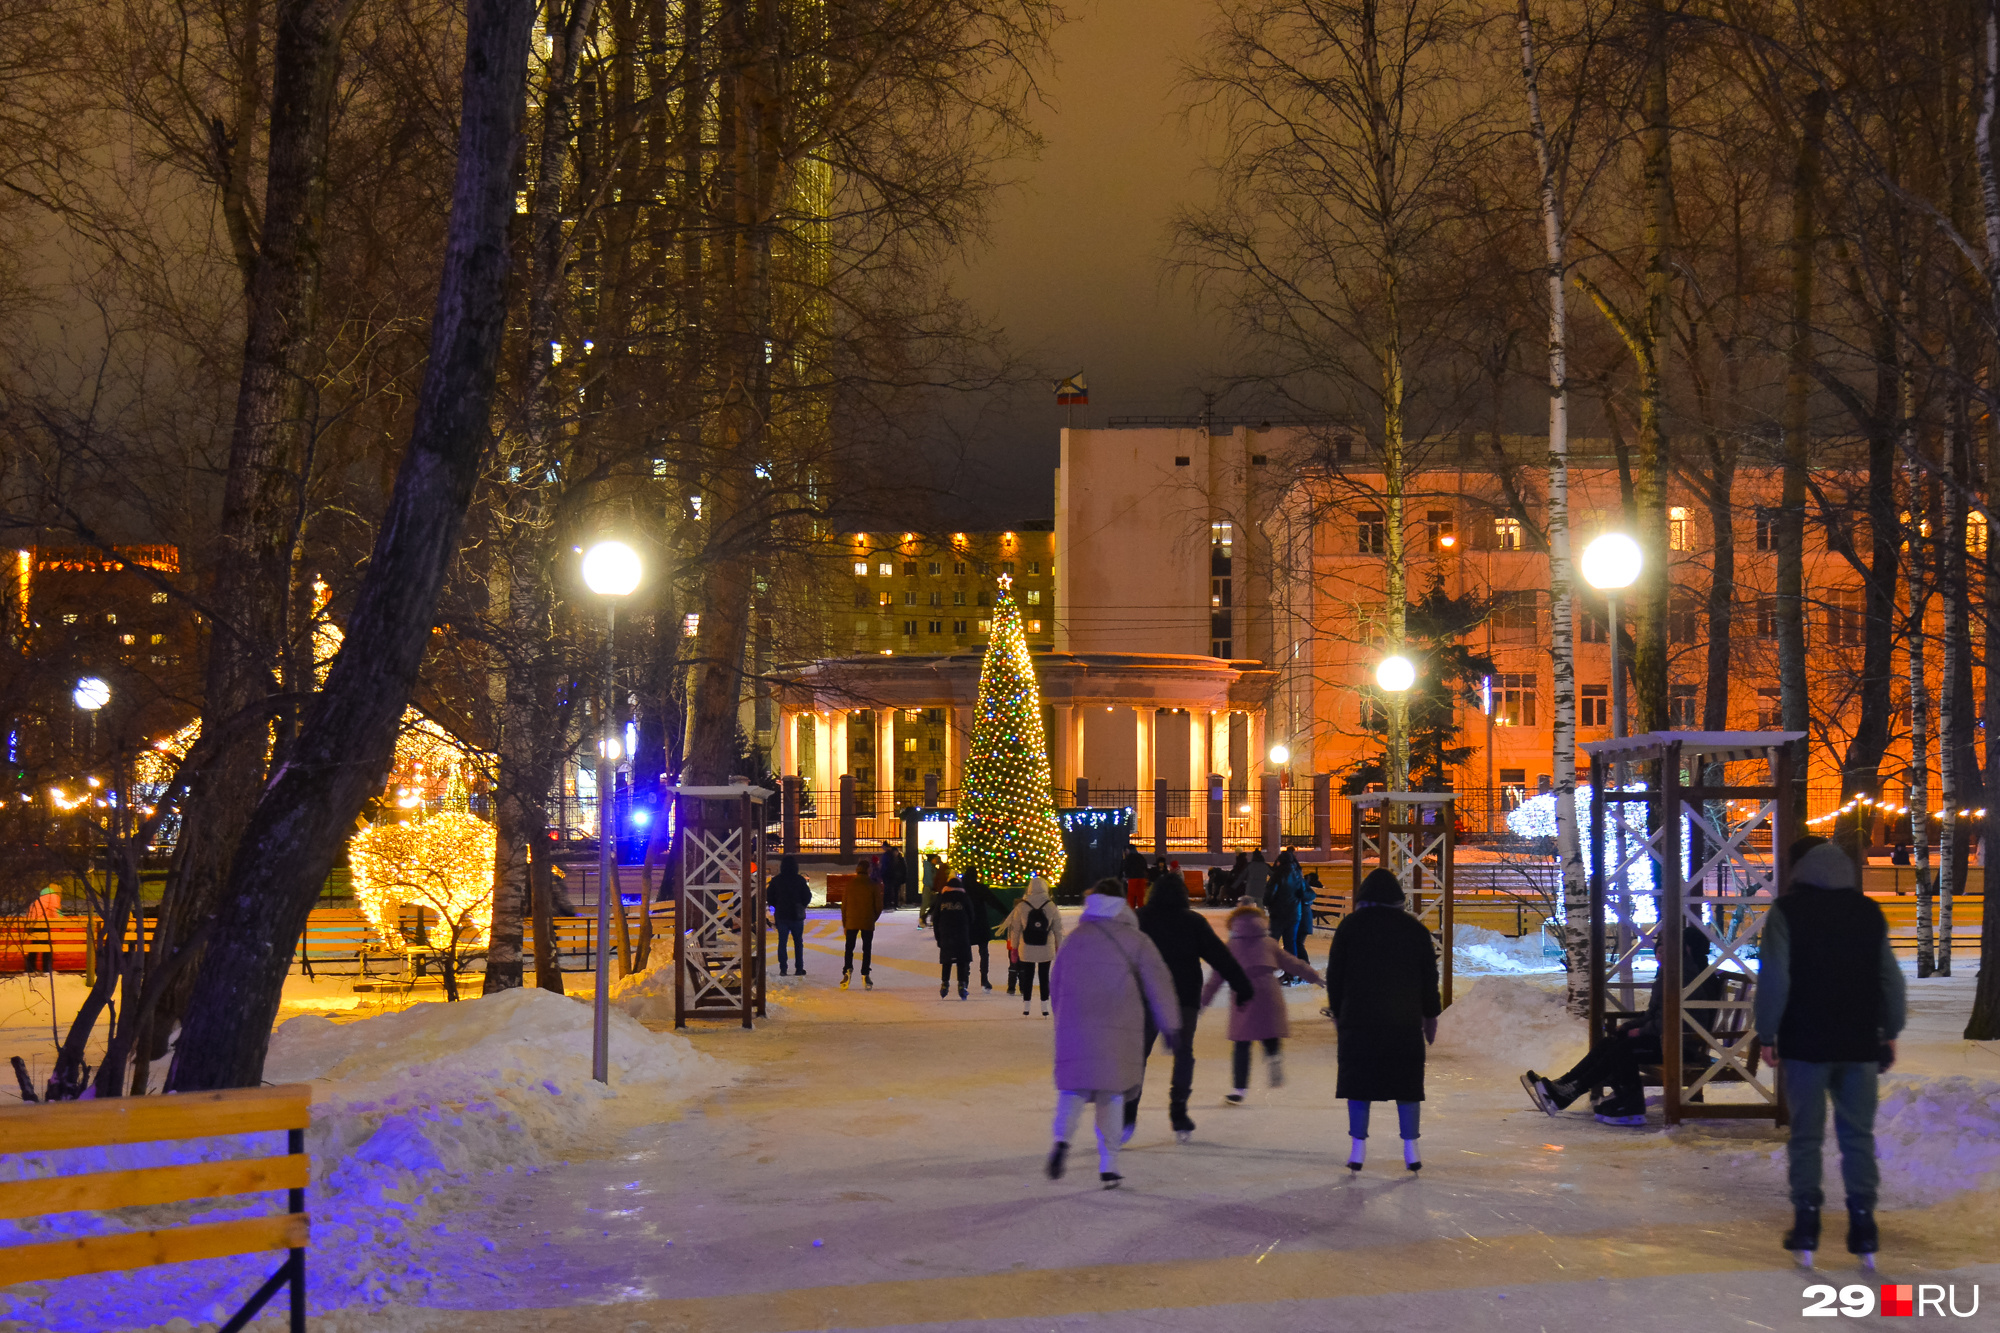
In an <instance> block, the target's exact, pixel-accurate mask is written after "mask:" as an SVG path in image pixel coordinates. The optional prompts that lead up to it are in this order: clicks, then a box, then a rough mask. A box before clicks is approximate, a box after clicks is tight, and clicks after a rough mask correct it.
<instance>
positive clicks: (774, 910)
mask: <svg viewBox="0 0 2000 1333" xmlns="http://www.w3.org/2000/svg"><path fill="white" fill-rule="evenodd" d="M766 892H767V894H768V895H769V896H770V899H771V920H772V923H773V924H774V925H776V926H777V928H778V975H779V976H781V977H782V976H784V975H785V941H786V940H787V939H789V940H791V942H792V953H793V954H794V955H795V957H796V961H797V962H798V965H799V975H800V976H804V975H805V974H806V945H805V928H806V909H807V908H808V907H811V906H812V885H810V884H808V883H807V882H806V877H805V876H804V875H801V874H800V873H799V858H798V857H796V856H787V857H785V858H784V859H783V860H781V861H779V862H778V873H777V874H775V875H773V876H771V884H770V887H769V888H768V889H767V890H766Z"/></svg>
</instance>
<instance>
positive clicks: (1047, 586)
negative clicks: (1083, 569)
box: [825, 521, 1056, 656]
mask: <svg viewBox="0 0 2000 1333" xmlns="http://www.w3.org/2000/svg"><path fill="white" fill-rule="evenodd" d="M1052 526H1053V525H1051V524H1050V523H1048V522H1046V521H1044V522H1039V523H1030V524H1024V525H1022V526H1021V527H1019V528H1010V529H1008V530H1006V531H1004V532H942V533H926V532H900V531H899V532H853V533H847V534H845V535H844V536H843V538H842V539H841V542H840V545H839V546H838V547H837V548H836V549H831V550H829V552H828V554H827V561H828V564H829V569H828V572H827V577H826V581H825V586H826V587H828V588H829V589H832V590H833V591H832V592H831V593H830V595H829V598H828V605H827V608H826V612H825V614H826V620H827V625H826V641H827V648H828V651H829V652H831V653H832V654H834V655H837V656H859V655H868V654H878V653H879V654H883V655H887V656H894V655H896V654H909V653H963V652H972V651H976V650H978V649H980V648H982V647H984V646H985V644H986V636H987V635H988V634H989V633H990V632H991V631H992V607H993V593H994V589H995V587H996V586H997V585H996V582H995V580H997V579H999V578H1000V577H1001V576H1002V575H1005V576H1007V577H1008V578H1010V579H1011V580H1012V581H1013V584H1012V586H1013V589H1014V600H1015V601H1016V602H1017V603H1019V604H1020V607H1021V617H1022V620H1023V621H1024V623H1025V624H1026V626H1027V630H1028V644H1029V647H1030V649H1035V648H1039V649H1041V650H1043V651H1047V650H1048V649H1049V647H1050V646H1051V645H1052V644H1053V643H1054V642H1055V637H1056V618H1055V592H1056V554H1055V550H1056V547H1055V533H1054V532H1053V531H1052V530H1051V528H1052ZM843 592H845V593H847V594H849V597H843V596H842V593H843ZM850 597H851V602H850Z"/></svg>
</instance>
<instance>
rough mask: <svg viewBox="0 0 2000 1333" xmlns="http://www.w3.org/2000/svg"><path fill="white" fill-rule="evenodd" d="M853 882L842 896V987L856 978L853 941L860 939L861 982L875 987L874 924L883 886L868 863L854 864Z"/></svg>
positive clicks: (879, 910) (879, 909)
mask: <svg viewBox="0 0 2000 1333" xmlns="http://www.w3.org/2000/svg"><path fill="white" fill-rule="evenodd" d="M854 880H855V882H854V883H853V884H850V885H848V887H847V891H846V892H845V893H843V894H842V895H841V897H840V924H841V927H842V929H844V930H845V931H846V932H847V961H846V963H845V964H843V965H842V967H841V969H840V988H841V989H842V990H846V989H847V983H848V982H849V981H851V980H852V979H853V977H854V940H855V937H856V936H859V937H860V939H861V984H862V985H863V986H864V987H866V988H867V989H869V990H874V989H875V978H874V977H872V976H870V975H869V973H870V972H872V971H873V970H874V969H873V966H872V964H873V962H874V953H875V923H876V921H878V920H879V919H880V918H881V916H882V886H881V885H880V884H878V883H877V882H876V881H875V879H874V878H873V877H872V876H870V875H869V873H868V863H867V862H866V861H863V862H861V863H860V864H859V865H857V866H855V867H854Z"/></svg>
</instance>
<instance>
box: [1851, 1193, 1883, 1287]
mask: <svg viewBox="0 0 2000 1333" xmlns="http://www.w3.org/2000/svg"><path fill="white" fill-rule="evenodd" d="M1881 1248H1882V1233H1881V1231H1880V1230H1879V1229H1877V1227H1876V1226H1875V1210H1874V1209H1873V1208H1849V1209H1848V1210H1847V1252H1848V1253H1849V1254H1854V1255H1859V1256H1860V1257H1861V1266H1862V1267H1863V1268H1865V1269H1867V1270H1868V1271H1869V1272H1871V1273H1872V1272H1874V1271H1875V1252H1876V1251H1877V1250H1879V1249H1881Z"/></svg>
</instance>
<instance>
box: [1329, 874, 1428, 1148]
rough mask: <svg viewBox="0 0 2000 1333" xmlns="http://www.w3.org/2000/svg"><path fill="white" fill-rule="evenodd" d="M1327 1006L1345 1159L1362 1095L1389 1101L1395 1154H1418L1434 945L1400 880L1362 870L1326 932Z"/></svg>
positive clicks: (1360, 1116) (1362, 1127) (1359, 1135)
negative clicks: (1342, 914)
mask: <svg viewBox="0 0 2000 1333" xmlns="http://www.w3.org/2000/svg"><path fill="white" fill-rule="evenodd" d="M1326 998H1327V1011H1328V1012H1329V1013H1331V1014H1332V1015H1333V1021H1334V1023H1335V1024H1336V1025H1337V1027H1338V1030H1339V1037H1340V1047H1339V1066H1340V1076H1339V1081H1338V1082H1337V1083H1336V1085H1335V1087H1334V1095H1335V1096H1336V1097H1342V1098H1345V1099H1346V1101H1347V1132H1348V1134H1349V1136H1350V1137H1351V1138H1352V1139H1353V1140H1354V1142H1353V1147H1352V1151H1351V1152H1350V1153H1349V1155H1348V1159H1347V1169H1348V1170H1349V1171H1359V1170H1360V1169H1361V1166H1362V1163H1363V1161H1364V1160H1365V1158H1366V1154H1367V1147H1368V1104H1369V1103H1370V1102H1394V1103H1396V1121H1397V1128H1398V1129H1399V1130H1400V1132H1401V1133H1402V1136H1403V1164H1404V1165H1405V1166H1406V1167H1408V1168H1409V1169H1410V1170H1412V1171H1416V1170H1418V1169H1420V1168H1421V1167H1422V1166H1423V1163H1422V1162H1420V1161H1418V1160H1417V1136H1418V1128H1419V1120H1418V1111H1419V1109H1420V1108H1421V1106H1422V1103H1423V1100H1424V1047H1426V1046H1428V1045H1429V1044H1430V1043H1431V1042H1433V1041H1435V1040H1437V1018H1438V1014H1440V1013H1441V1012H1443V1009H1444V1004H1443V1001H1442V999H1441V998H1440V996H1439V995H1438V970H1437V947H1436V945H1435V944H1433V943H1432V941H1431V933H1430V931H1428V930H1426V929H1425V928H1424V925H1423V923H1422V922H1420V921H1418V920H1417V919H1416V918H1415V917H1413V916H1411V915H1410V914H1409V913H1408V912H1405V911H1404V910H1403V886H1402V885H1401V884H1399V883H1398V882H1397V881H1396V877H1395V876H1394V875H1392V874H1390V873H1389V872H1388V871H1386V870H1374V871H1370V872H1369V874H1368V877H1367V878H1366V879H1364V880H1362V881H1361V887H1360V888H1359V889H1358V890H1356V891H1355V894H1354V911H1352V912H1351V913H1349V914H1348V916H1347V919H1346V920H1344V921H1342V922H1341V923H1340V928H1339V929H1337V930H1335V931H1334V932H1333V952H1332V954H1331V955H1330V956H1329V957H1328V959H1327V963H1326Z"/></svg>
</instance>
